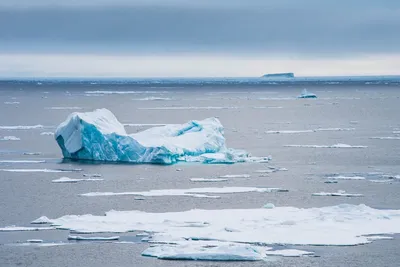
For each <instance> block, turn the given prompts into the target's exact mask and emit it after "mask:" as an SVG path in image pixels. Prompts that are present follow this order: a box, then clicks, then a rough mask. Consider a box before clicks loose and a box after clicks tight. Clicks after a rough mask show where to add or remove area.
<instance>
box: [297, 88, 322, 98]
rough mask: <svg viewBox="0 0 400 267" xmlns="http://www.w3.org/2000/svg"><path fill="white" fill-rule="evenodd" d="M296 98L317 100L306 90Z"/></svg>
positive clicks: (315, 96) (314, 95)
mask: <svg viewBox="0 0 400 267" xmlns="http://www.w3.org/2000/svg"><path fill="white" fill-rule="evenodd" d="M297 98H317V95H316V94H313V93H310V92H308V91H307V89H304V90H303V91H302V92H301V95H299V96H298V97H297Z"/></svg>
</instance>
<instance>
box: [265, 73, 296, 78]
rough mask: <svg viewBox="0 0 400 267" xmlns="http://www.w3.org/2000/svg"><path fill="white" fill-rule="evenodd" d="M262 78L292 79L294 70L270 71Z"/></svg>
mask: <svg viewBox="0 0 400 267" xmlns="http://www.w3.org/2000/svg"><path fill="white" fill-rule="evenodd" d="M261 78H278V79H291V78H294V73H293V72H285V73H270V74H264V75H263V76H261Z"/></svg>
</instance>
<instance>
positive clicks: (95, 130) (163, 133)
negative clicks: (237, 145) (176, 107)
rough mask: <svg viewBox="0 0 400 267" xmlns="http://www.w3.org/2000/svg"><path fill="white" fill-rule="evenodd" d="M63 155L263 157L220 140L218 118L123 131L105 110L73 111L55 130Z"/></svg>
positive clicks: (148, 159) (169, 160)
mask: <svg viewBox="0 0 400 267" xmlns="http://www.w3.org/2000/svg"><path fill="white" fill-rule="evenodd" d="M54 137H55V139H56V141H57V143H58V145H59V146H60V148H61V151H62V154H63V156H64V158H69V159H76V160H96V161H111V162H130V163H155V164H174V163H177V162H179V161H186V162H202V163H225V164H228V163H236V162H265V161H267V160H268V158H259V157H252V156H251V155H249V154H248V153H247V152H245V151H242V150H235V149H229V148H227V147H226V145H225V137H224V128H223V126H222V124H221V123H220V121H219V120H218V119H217V118H208V119H205V120H201V121H195V120H193V121H189V122H187V123H185V124H171V125H165V126H160V127H153V128H150V129H147V130H144V131H142V132H138V133H135V134H127V133H126V131H125V128H124V126H123V124H121V123H120V122H119V121H118V120H117V118H116V117H115V116H114V114H113V113H112V112H111V111H109V110H108V109H97V110H95V111H93V112H85V113H79V112H74V113H72V114H70V115H69V116H68V118H67V119H66V120H65V121H64V122H63V123H61V124H60V125H59V126H58V128H57V130H56V132H55V135H54Z"/></svg>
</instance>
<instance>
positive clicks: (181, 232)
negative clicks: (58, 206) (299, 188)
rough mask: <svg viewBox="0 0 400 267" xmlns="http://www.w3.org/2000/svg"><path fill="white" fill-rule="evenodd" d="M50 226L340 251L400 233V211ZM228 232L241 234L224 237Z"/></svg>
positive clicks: (165, 216) (133, 218)
mask: <svg viewBox="0 0 400 267" xmlns="http://www.w3.org/2000/svg"><path fill="white" fill-rule="evenodd" d="M52 223H53V224H54V225H55V226H56V227H57V228H59V229H70V230H72V231H75V232H79V233H101V232H114V233H122V232H131V231H146V232H151V233H154V234H153V235H152V241H154V242H157V240H164V241H168V240H171V241H172V240H185V239H186V240H190V239H192V240H195V239H196V240H223V241H229V242H245V243H253V244H256V243H260V244H297V245H339V246H340V245H357V244H365V243H369V242H371V240H370V239H368V238H367V237H366V235H374V234H375V235H376V234H379V235H383V234H394V233H400V210H388V209H384V210H379V209H373V208H370V207H368V206H365V205H363V204H361V205H350V204H342V205H338V206H329V207H321V208H295V207H275V208H273V209H264V208H259V209H222V210H199V209H194V210H189V211H182V212H166V213H148V212H143V211H114V210H112V211H109V212H107V213H106V214H105V216H95V215H90V214H86V215H80V216H77V215H66V216H63V217H61V218H58V219H53V220H52ZM200 226H201V227H200ZM227 228H229V229H237V230H238V231H226V230H225V229H227ZM193 242H195V241H193Z"/></svg>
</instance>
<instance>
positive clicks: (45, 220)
mask: <svg viewBox="0 0 400 267" xmlns="http://www.w3.org/2000/svg"><path fill="white" fill-rule="evenodd" d="M50 222H51V221H50V219H49V218H47V217H46V216H41V217H39V218H37V219H36V220H33V221H31V224H47V223H50Z"/></svg>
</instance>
